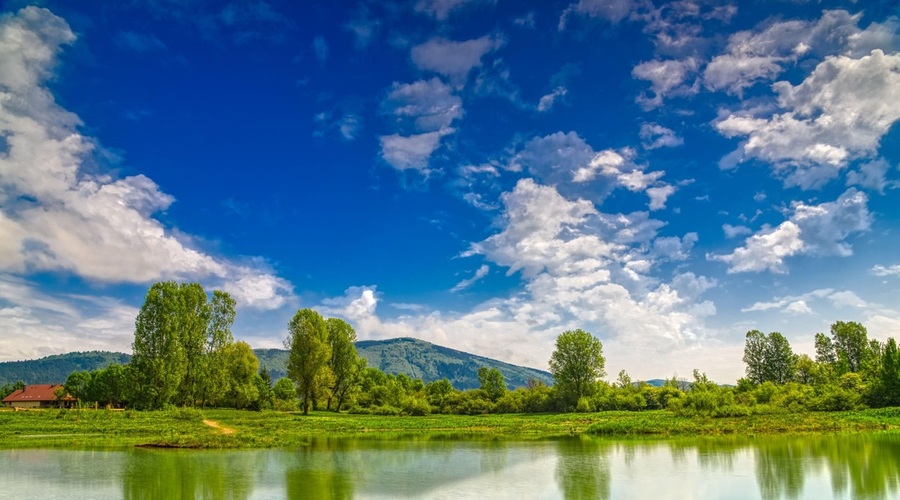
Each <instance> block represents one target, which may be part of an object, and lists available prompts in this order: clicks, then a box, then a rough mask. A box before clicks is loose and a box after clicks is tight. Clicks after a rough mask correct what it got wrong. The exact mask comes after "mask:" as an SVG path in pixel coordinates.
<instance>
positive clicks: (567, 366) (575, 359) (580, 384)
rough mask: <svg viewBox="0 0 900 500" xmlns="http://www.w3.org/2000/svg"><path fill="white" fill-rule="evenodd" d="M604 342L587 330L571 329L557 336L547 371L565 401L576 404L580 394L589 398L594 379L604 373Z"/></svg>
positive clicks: (592, 393)
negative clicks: (551, 375) (548, 370)
mask: <svg viewBox="0 0 900 500" xmlns="http://www.w3.org/2000/svg"><path fill="white" fill-rule="evenodd" d="M605 366H606V359H604V357H603V345H602V344H601V343H600V341H599V340H597V339H596V338H594V336H593V335H591V334H590V333H588V332H585V331H583V330H580V329H578V330H570V331H566V332H563V333H562V334H560V335H559V337H557V338H556V350H555V351H553V354H552V355H551V357H550V373H552V374H553V378H554V379H555V380H556V387H557V388H558V390H559V391H560V393H561V394H562V396H563V398H564V399H565V401H567V402H568V403H569V404H570V405H571V406H575V405H576V404H577V403H578V400H579V399H580V398H582V397H591V396H593V395H594V393H595V391H596V389H597V381H598V380H599V379H600V377H603V376H604V375H605V374H606V372H605V371H604V367H605Z"/></svg>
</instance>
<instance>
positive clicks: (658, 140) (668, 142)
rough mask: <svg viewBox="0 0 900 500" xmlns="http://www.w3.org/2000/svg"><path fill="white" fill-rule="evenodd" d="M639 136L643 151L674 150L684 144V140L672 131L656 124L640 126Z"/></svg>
mask: <svg viewBox="0 0 900 500" xmlns="http://www.w3.org/2000/svg"><path fill="white" fill-rule="evenodd" d="M640 136H641V142H642V144H643V146H644V149H658V148H674V147H676V146H681V145H682V144H684V139H682V138H681V137H678V135H677V134H675V131H674V130H672V129H670V128H666V127H663V126H662V125H660V124H658V123H644V124H643V125H641V132H640Z"/></svg>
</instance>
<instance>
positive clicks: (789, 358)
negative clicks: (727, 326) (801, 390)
mask: <svg viewBox="0 0 900 500" xmlns="http://www.w3.org/2000/svg"><path fill="white" fill-rule="evenodd" d="M744 363H746V364H747V372H746V373H747V378H748V379H750V381H751V382H753V383H754V384H762V383H763V382H772V383H774V384H786V383H787V382H790V381H791V380H793V379H794V370H795V369H796V363H797V356H796V355H795V354H794V351H793V350H791V344H790V343H789V342H788V340H787V339H786V338H785V337H784V335H782V334H780V333H778V332H772V333H770V334H768V335H766V334H764V333H763V332H761V331H759V330H751V331H749V332H747V337H746V341H745V343H744Z"/></svg>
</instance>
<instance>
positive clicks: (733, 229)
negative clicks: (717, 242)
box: [722, 224, 753, 239]
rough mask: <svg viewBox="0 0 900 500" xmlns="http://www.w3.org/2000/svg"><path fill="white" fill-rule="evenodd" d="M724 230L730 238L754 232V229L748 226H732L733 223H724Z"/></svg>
mask: <svg viewBox="0 0 900 500" xmlns="http://www.w3.org/2000/svg"><path fill="white" fill-rule="evenodd" d="M722 231H724V232H725V237H726V238H728V239H731V238H737V237H738V236H743V235H746V234H753V230H752V229H750V228H749V227H747V226H732V225H731V224H722Z"/></svg>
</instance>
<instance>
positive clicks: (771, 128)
mask: <svg viewBox="0 0 900 500" xmlns="http://www.w3.org/2000/svg"><path fill="white" fill-rule="evenodd" d="M897 88H900V54H895V55H885V54H884V52H882V51H881V50H873V51H872V52H871V54H869V55H866V56H864V57H860V58H858V59H853V58H850V57H847V56H836V57H828V58H826V59H825V61H824V62H822V63H820V64H819V65H818V66H817V67H816V69H815V70H814V71H813V72H812V74H810V75H809V76H808V77H807V78H806V79H805V80H804V81H803V82H801V83H800V84H798V85H796V86H794V85H791V84H790V83H789V82H786V81H781V82H777V83H775V84H774V85H773V89H774V90H775V91H776V92H777V94H778V105H779V107H780V109H781V110H783V112H782V113H778V114H773V115H772V116H769V117H757V116H753V115H752V114H746V113H731V114H729V115H728V116H726V117H724V118H722V119H720V120H718V121H717V122H716V123H715V127H716V129H717V130H719V132H720V133H722V134H723V135H725V136H726V137H740V136H743V137H746V140H745V141H744V142H743V143H742V144H741V146H740V147H739V149H738V150H737V151H736V152H735V153H734V155H735V157H736V158H737V159H738V160H739V161H745V160H746V159H749V158H757V159H760V160H763V161H766V162H770V163H773V164H774V165H775V167H776V169H777V170H778V172H779V173H780V175H782V176H783V177H784V182H785V185H786V186H798V187H800V188H803V189H812V188H818V187H820V186H822V185H824V184H825V183H826V182H828V181H829V180H831V179H833V178H835V177H836V176H837V175H838V174H839V173H840V171H841V170H842V169H843V168H845V167H846V165H847V162H848V161H849V160H851V159H854V158H861V157H866V156H869V155H872V154H874V153H875V152H876V151H877V149H878V146H879V142H880V140H881V138H882V137H883V136H884V135H885V134H886V133H887V132H888V130H890V128H891V126H892V125H893V124H894V123H895V122H896V121H897V120H898V119H900V99H896V96H895V94H896V89H897Z"/></svg>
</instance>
